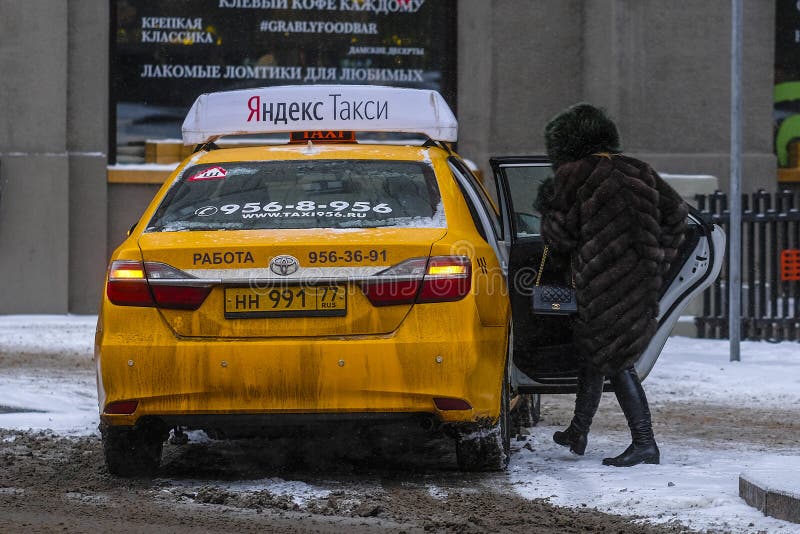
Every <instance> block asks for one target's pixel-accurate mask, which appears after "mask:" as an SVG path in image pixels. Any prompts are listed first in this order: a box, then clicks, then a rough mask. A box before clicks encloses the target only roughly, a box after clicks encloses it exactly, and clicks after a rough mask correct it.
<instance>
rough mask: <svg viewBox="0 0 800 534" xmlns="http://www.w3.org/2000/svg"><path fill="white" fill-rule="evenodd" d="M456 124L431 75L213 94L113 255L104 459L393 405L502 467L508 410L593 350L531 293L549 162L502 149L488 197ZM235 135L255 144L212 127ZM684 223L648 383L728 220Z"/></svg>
mask: <svg viewBox="0 0 800 534" xmlns="http://www.w3.org/2000/svg"><path fill="white" fill-rule="evenodd" d="M457 128H458V125H457V122H456V119H455V117H454V115H453V113H452V111H451V110H450V109H449V107H448V106H447V104H446V103H445V101H444V100H443V99H442V97H441V96H440V95H439V94H438V93H436V92H435V91H430V90H421V89H404V88H393V87H376V86H324V85H316V86H283V87H270V88H261V89H247V90H238V91H229V92H222V93H210V94H205V95H201V96H200V97H198V99H197V100H196V102H195V104H194V105H193V107H192V108H191V110H190V111H189V114H188V115H187V117H186V120H185V122H184V125H183V137H184V142H185V143H186V144H187V145H197V149H196V151H195V153H194V154H193V155H192V156H191V157H189V158H187V159H186V161H184V162H183V163H181V164H180V165H179V166H178V168H177V169H176V170H175V172H174V173H173V174H172V175H171V177H170V178H169V179H168V180H167V181H166V182H165V184H164V186H163V187H162V188H161V190H160V191H159V192H158V194H156V196H155V198H154V199H153V201H152V202H151V204H150V206H149V207H148V208H147V210H146V211H145V212H144V214H143V215H142V217H141V219H140V220H139V222H138V223H137V224H136V226H135V227H134V228H133V229H132V230H131V232H130V235H129V236H128V238H127V239H126V240H125V241H124V242H123V243H122V244H121V245H120V246H119V248H117V249H116V250H115V251H114V253H113V255H112V257H111V261H110V264H109V267H108V272H107V277H106V281H105V292H104V298H103V302H102V307H101V311H100V315H99V318H98V326H97V335H96V346H95V362H96V369H97V385H98V401H99V411H100V421H101V424H100V430H101V434H102V438H103V446H104V451H105V458H106V463H107V465H108V468H109V470H110V471H111V472H112V473H115V474H119V475H123V476H130V475H137V474H147V473H152V472H153V471H154V470H155V469H157V467H158V465H159V462H160V456H161V451H162V444H163V442H164V440H165V439H166V438H167V436H168V435H169V433H170V431H172V432H173V433H174V435H175V436H176V437H178V436H183V435H184V434H183V431H184V430H185V429H202V430H204V431H205V432H206V433H207V434H208V435H209V436H211V437H222V438H225V437H238V436H252V435H267V436H270V435H276V434H278V435H280V433H282V432H285V431H288V429H291V428H295V427H297V426H298V425H300V426H307V425H315V424H331V423H333V424H339V423H344V422H348V423H358V424H371V423H372V424H378V423H383V422H387V421H391V422H398V423H411V424H414V425H421V426H422V428H425V429H432V430H433V429H435V430H437V431H441V432H445V433H446V434H448V435H450V436H452V438H453V439H454V440H455V449H456V457H457V460H458V465H459V467H460V468H461V469H464V470H486V469H503V468H504V467H505V466H506V465H507V462H508V452H509V432H510V426H511V424H512V421H511V414H512V406H513V407H515V410H514V413H515V414H516V416H517V418H518V419H519V420H520V421H521V422H522V424H531V423H535V421H536V420H537V418H538V401H539V395H540V394H542V393H569V392H574V390H575V382H576V379H575V376H576V369H577V366H578V363H577V361H576V357H575V350H574V347H573V345H572V341H571V339H572V335H571V322H570V318H569V317H567V316H540V315H534V314H533V313H532V312H531V306H530V294H531V287H532V285H533V283H534V280H535V279H536V274H537V273H536V269H537V268H538V265H539V259H540V258H541V255H542V249H543V244H542V239H541V235H540V234H539V217H538V214H537V213H535V211H534V210H533V205H534V201H535V197H536V194H537V192H538V184H539V183H540V182H541V181H542V180H543V179H545V178H546V177H547V176H549V175H550V174H551V170H550V165H549V163H548V162H547V160H546V159H545V158H543V157H538V156H531V157H518V156H517V157H501V158H493V159H492V160H491V164H492V168H493V171H494V173H493V178H494V184H495V187H496V189H495V190H494V191H493V192H492V194H491V195H490V194H489V193H488V191H487V189H486V188H485V187H484V186H483V184H482V183H480V182H479V181H478V179H477V178H476V176H475V174H473V173H472V172H471V171H470V170H469V167H468V165H467V163H466V162H465V160H463V159H462V158H460V157H459V156H458V155H457V154H456V153H455V152H454V151H453V149H452V143H454V142H455V141H456V140H457ZM276 135H277V136H284V138H283V139H282V140H280V141H279V142H278V143H277V144H276V142H275V140H274V136H276ZM234 136H246V145H245V144H239V145H237V144H236V142H229V143H228V144H227V146H228V148H219V147H218V146H217V145H216V144H215V141H217V140H219V139H220V138H222V137H225V138H226V139H236V138H235V137H234ZM255 136H261V138H255ZM265 137H269V139H266V138H265ZM254 138H255V140H254ZM689 219H690V220H689V231H688V233H689V235H688V236H687V237H688V238H687V240H686V244H685V245H684V247H683V249H682V250H681V254H682V262H680V264H676V266H675V268H674V269H673V271H672V272H671V273H670V276H668V277H667V278H668V280H667V282H666V283H665V286H664V288H662V297H661V307H660V315H659V330H658V332H657V334H656V336H655V337H654V338H653V340H652V342H651V344H650V346H648V348H647V349H646V350H645V352H644V353H643V355H642V357H641V358H640V360H639V361H638V362H637V364H636V367H637V370H638V371H639V374H640V376H641V377H643V378H644V377H646V376H647V374H648V372H649V371H650V369H651V368H652V367H653V365H654V364H655V361H656V359H657V358H658V356H659V354H660V352H661V348H662V346H663V344H664V342H665V340H666V338H667V335H668V334H669V332H670V330H671V329H672V327H673V326H674V325H675V323H676V322H677V320H678V317H679V316H680V314H681V312H682V311H683V309H684V308H685V307H686V305H687V304H688V302H689V301H690V299H691V298H692V297H694V296H696V295H697V294H699V293H700V292H701V291H703V289H704V288H705V287H707V286H708V285H709V284H710V283H711V282H712V281H713V280H714V278H715V277H716V275H717V274H718V273H719V270H720V268H721V263H722V257H723V254H722V251H723V250H724V233H723V232H722V231H721V230H720V229H719V228H718V227H716V226H714V225H713V224H710V223H709V222H707V221H704V220H703V218H702V217H701V216H700V214H698V213H696V212H692V214H691V215H690V217H689ZM607 388H609V386H607ZM531 395H532V396H531ZM523 408H524V410H523ZM518 422H519V421H518Z"/></svg>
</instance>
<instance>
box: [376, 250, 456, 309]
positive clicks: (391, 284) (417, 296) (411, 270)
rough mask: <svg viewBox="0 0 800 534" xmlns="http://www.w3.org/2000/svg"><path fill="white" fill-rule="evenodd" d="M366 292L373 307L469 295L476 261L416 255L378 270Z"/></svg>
mask: <svg viewBox="0 0 800 534" xmlns="http://www.w3.org/2000/svg"><path fill="white" fill-rule="evenodd" d="M378 275H379V276H380V277H381V278H382V279H381V280H378V281H375V282H367V283H364V284H363V285H362V286H361V289H362V291H363V292H364V294H365V295H366V296H367V298H368V299H369V300H370V302H371V303H372V305H373V306H392V305H396V304H414V303H415V302H416V303H419V304H422V303H430V302H452V301H455V300H460V299H462V298H464V297H465V296H467V295H468V294H469V291H470V289H471V287H472V263H471V261H470V259H469V258H466V257H463V256H433V257H431V258H430V259H428V258H412V259H409V260H406V261H404V262H402V263H398V264H397V265H394V266H392V267H390V268H388V269H386V270H385V271H382V272H380V273H378Z"/></svg>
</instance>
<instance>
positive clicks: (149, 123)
mask: <svg viewBox="0 0 800 534" xmlns="http://www.w3.org/2000/svg"><path fill="white" fill-rule="evenodd" d="M111 6H112V25H113V27H112V32H113V33H112V50H111V76H112V81H111V99H112V102H111V108H112V109H111V116H112V135H111V137H112V139H111V147H110V159H111V160H112V161H116V162H119V163H126V162H132V163H133V162H140V161H143V158H144V141H145V140H148V139H180V137H181V123H182V122H183V119H184V118H185V116H186V112H187V111H188V109H189V107H190V106H191V105H192V102H194V100H195V98H196V97H197V96H198V95H199V94H201V93H209V92H217V91H226V90H234V89H246V88H252V87H264V86H274V85H295V84H369V85H392V86H400V87H413V88H421V89H433V90H436V91H439V92H440V93H442V95H444V97H445V99H446V100H447V101H448V103H449V104H450V105H451V107H454V106H455V60H456V50H455V20H456V19H455V9H456V2H455V1H454V0H112V3H111Z"/></svg>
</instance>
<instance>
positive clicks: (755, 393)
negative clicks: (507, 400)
mask: <svg viewBox="0 0 800 534" xmlns="http://www.w3.org/2000/svg"><path fill="white" fill-rule="evenodd" d="M94 323H95V318H93V317H72V316H70V317H35V318H33V317H0V465H4V466H5V468H4V470H3V471H2V472H0V528H2V527H3V526H4V523H3V521H4V519H2V518H3V517H6V518H7V519H5V520H6V521H10V522H9V523H7V524H5V525H6V527H9V526H15V527H19V526H23V525H27V526H31V527H33V529H34V530H36V527H37V525H38V526H39V527H40V529H41V530H48V528H46V527H47V526H48V525H49V526H53V525H57V524H58V520H61V521H66V522H67V524H70V522H71V521H75V523H74V524H73V525H72V526H73V527H75V528H74V529H73V530H78V531H80V530H92V529H96V528H105V527H108V526H109V525H112V524H114V522H115V521H118V520H119V515H120V514H123V515H124V516H125V517H126V519H127V521H128V523H127V525H129V527H130V528H128V529H127V530H131V531H135V530H137V528H138V527H144V526H154V525H155V526H160V527H163V528H164V529H167V530H171V531H183V527H182V526H181V525H185V526H186V528H185V530H186V531H188V530H190V528H189V526H192V525H194V526H195V527H196V526H197V525H198V524H199V525H200V526H202V527H204V528H205V529H208V530H218V529H223V528H225V529H228V528H239V529H242V530H251V529H255V530H260V529H263V528H264V523H263V521H264V520H265V519H267V518H269V523H268V524H269V525H272V526H273V527H274V528H275V529H276V530H284V531H286V530H292V529H299V530H320V531H336V530H341V529H344V528H347V529H348V530H351V531H353V532H360V531H371V530H375V529H388V530H407V531H415V530H420V531H422V530H425V529H433V530H465V531H468V532H481V531H492V530H498V529H500V530H505V531H517V530H518V531H525V529H526V528H527V529H530V527H531V525H536V524H540V525H544V524H547V525H550V526H551V527H548V528H552V531H553V532H556V531H559V529H560V530H561V531H566V532H569V531H575V532H579V531H581V530H586V529H589V528H598V527H599V526H600V525H603V526H604V528H608V527H613V528H617V529H621V530H630V529H633V528H634V527H632V526H631V524H630V523H625V522H623V523H615V521H619V520H618V519H616V518H614V517H609V516H605V515H603V514H601V513H598V512H594V511H592V509H596V510H598V511H599V512H606V513H609V514H615V515H624V516H631V517H634V518H636V520H637V521H645V522H647V523H649V524H661V525H662V526H663V528H658V527H656V528H654V529H652V530H651V529H649V528H648V527H645V526H642V527H640V529H639V531H642V532H644V531H654V532H655V531H674V532H678V531H682V530H684V529H687V528H688V529H693V530H699V531H709V532H764V531H766V532H781V533H794V532H800V525H796V524H793V523H788V522H785V521H779V520H776V519H772V518H769V517H765V516H764V515H762V514H761V513H760V512H758V511H756V510H754V509H752V508H750V507H749V506H747V505H746V504H745V503H744V502H743V501H742V500H741V499H740V498H739V496H738V476H739V473H740V472H742V471H743V470H745V469H754V468H768V467H779V468H781V469H782V470H783V472H784V473H786V477H787V480H793V481H797V485H800V344H798V343H782V344H766V343H743V346H742V360H743V361H742V362H738V363H731V362H729V361H728V354H727V350H728V346H727V342H724V341H711V340H693V339H688V338H671V339H670V340H669V342H668V343H667V346H666V348H665V351H664V354H663V355H662V357H661V359H660V360H659V362H658V364H657V365H656V367H655V369H654V371H653V373H652V374H651V376H650V377H649V378H648V379H647V380H646V381H645V389H646V390H647V392H648V396H649V398H650V401H651V408H652V411H653V417H654V426H655V431H656V437H657V439H658V440H659V445H660V447H661V450H662V464H661V465H658V466H637V467H634V468H630V469H615V468H610V467H604V466H602V465H601V464H600V460H601V459H602V458H603V457H604V456H610V455H614V454H617V453H618V452H620V451H621V450H622V449H623V448H624V447H625V446H626V445H627V443H628V439H629V438H628V435H627V430H626V428H625V424H624V418H623V416H622V414H621V413H620V411H619V408H618V406H617V405H616V401H615V399H614V398H613V395H606V396H605V397H604V399H603V403H602V405H601V409H600V412H599V413H598V416H597V418H596V420H595V425H594V427H593V429H592V433H591V435H590V441H589V448H588V449H587V454H586V456H584V457H576V456H573V455H570V454H569V453H568V452H567V451H566V450H565V449H563V448H561V447H558V446H556V445H555V444H554V443H553V442H552V440H551V438H550V436H551V435H552V433H553V431H554V430H556V429H558V428H560V427H561V426H563V425H565V424H566V423H567V422H568V421H569V418H570V415H571V404H572V400H573V398H574V397H573V396H571V395H561V396H548V397H544V398H543V403H542V411H543V414H542V415H543V421H542V422H541V423H540V425H539V426H537V427H534V428H532V429H530V430H531V435H530V436H528V437H524V438H522V439H520V440H515V441H513V443H512V445H513V449H514V452H513V455H512V460H511V465H510V467H509V470H508V472H507V473H504V474H488V475H462V474H460V473H458V472H457V471H455V469H454V466H453V464H454V459H453V458H452V456H453V454H452V450H451V447H450V444H449V441H446V440H437V439H431V440H427V441H426V440H424V439H421V440H420V443H419V444H418V445H415V448H414V449H413V450H412V451H408V450H406V449H403V450H402V451H401V453H398V452H397V450H396V449H397V446H398V444H397V443H396V442H397V441H398V440H397V436H394V435H391V434H390V435H388V436H387V435H380V436H378V434H375V435H373V436H371V437H372V438H374V441H376V442H381V443H383V444H384V445H386V447H385V450H373V451H371V452H369V453H363V451H360V452H359V451H358V448H359V445H360V442H358V441H357V440H356V441H353V442H351V443H349V444H345V447H344V448H342V446H341V443H339V444H338V445H336V446H334V445H333V444H332V442H329V441H326V438H325V437H324V436H312V437H311V438H310V439H303V440H294V441H293V440H285V441H284V440H278V441H277V442H269V443H257V442H256V443H250V442H210V441H208V440H207V439H205V437H204V436H203V435H202V433H193V434H192V441H191V442H190V443H189V445H187V446H174V445H168V446H167V447H166V451H165V457H164V466H163V467H162V470H161V472H160V473H159V478H157V479H155V480H153V481H138V482H128V483H125V484H124V486H126V487H125V488H124V491H122V492H121V491H120V488H119V486H120V484H119V481H118V480H117V479H113V478H112V477H109V476H108V475H107V474H106V473H105V470H104V468H103V465H102V454H101V450H100V446H99V440H98V438H97V434H96V425H97V412H96V390H95V385H94V375H93V369H92V365H91V350H92V341H93V332H94ZM45 429H49V430H48V432H45V433H39V432H38V431H39V430H45ZM370 454H371V455H372V456H370ZM443 462H444V464H445V467H444V468H441V467H439V466H440V465H441V464H442V463H443ZM417 463H420V464H422V469H419V470H415V469H414V467H415V466H416V464H417ZM42 501H46V502H47V503H49V504H47V505H45V506H42ZM548 504H553V505H557V506H560V507H566V508H568V510H566V511H563V512H561V511H558V510H557V509H555V508H552V507H549V506H548ZM34 505H35V506H34ZM36 510H39V512H37V511H36ZM42 511H43V513H42ZM87 514H88V515H87ZM221 517H222V518H227V519H225V521H227V522H220V521H222V519H220V518H221ZM48 518H52V522H51V521H50V520H49V519H48ZM198 518H199V519H198ZM196 521H201V522H200V523H197V522H196ZM259 521H261V522H259ZM559 525H560V526H559ZM626 525H627V526H626ZM137 526H138V527H137Z"/></svg>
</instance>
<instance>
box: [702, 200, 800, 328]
mask: <svg viewBox="0 0 800 534" xmlns="http://www.w3.org/2000/svg"><path fill="white" fill-rule="evenodd" d="M695 198H696V200H697V207H698V208H699V209H700V211H701V212H702V213H703V214H704V216H705V217H709V218H710V219H711V220H712V221H713V222H715V223H717V224H719V225H720V226H722V227H723V228H724V229H725V231H726V233H727V234H728V235H730V231H729V230H730V228H729V226H730V213H729V211H728V198H727V195H726V194H725V193H721V192H719V191H717V192H716V193H713V194H711V195H697V196H696V197H695ZM798 205H800V199H798V196H797V193H794V192H792V191H779V192H776V193H768V192H766V191H763V190H761V191H757V192H755V193H751V194H749V195H747V194H745V195H742V269H741V273H742V293H741V295H742V297H741V321H742V323H741V324H742V327H741V328H742V330H741V332H742V334H741V335H742V339H748V340H767V341H784V340H792V341H797V340H800V211H798ZM727 257H728V254H727V250H726V258H727ZM728 269H729V265H728V263H727V261H726V262H725V264H724V265H723V268H722V272H721V273H720V276H719V278H718V279H717V280H716V281H715V282H714V284H713V285H711V286H710V287H709V288H708V289H706V291H705V292H704V293H703V305H702V314H701V315H699V316H697V317H695V325H696V326H697V336H698V337H701V338H715V339H724V338H727V337H728V328H729V325H728V290H727V280H728Z"/></svg>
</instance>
